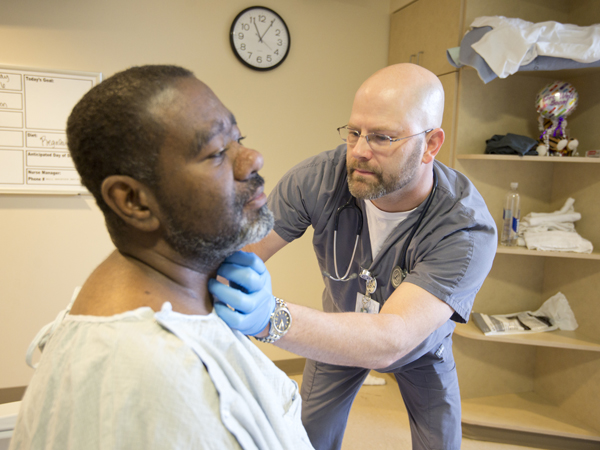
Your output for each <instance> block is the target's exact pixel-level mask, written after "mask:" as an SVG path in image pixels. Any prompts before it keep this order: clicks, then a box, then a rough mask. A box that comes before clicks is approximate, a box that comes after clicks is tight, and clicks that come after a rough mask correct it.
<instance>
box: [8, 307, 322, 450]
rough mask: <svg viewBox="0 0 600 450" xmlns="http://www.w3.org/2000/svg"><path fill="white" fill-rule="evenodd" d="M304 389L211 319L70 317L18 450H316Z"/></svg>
mask: <svg viewBox="0 0 600 450" xmlns="http://www.w3.org/2000/svg"><path fill="white" fill-rule="evenodd" d="M300 407H301V399H300V395H299V394H298V387H297V384H296V383H295V382H294V381H292V380H290V379H289V378H288V377H287V376H286V375H285V374H284V373H283V372H281V371H280V370H279V369H278V368H277V367H276V366H275V365H274V364H273V363H272V362H271V361H270V360H269V359H268V358H266V357H265V356H264V354H263V353H262V352H260V350H258V349H257V348H256V347H255V346H254V345H253V344H252V343H251V342H250V340H249V339H248V338H247V337H245V336H243V335H242V334H241V333H239V332H234V331H232V330H231V329H230V328H229V327H228V326H227V325H226V324H225V323H224V322H223V321H222V320H221V319H220V318H219V317H218V316H217V315H216V314H215V313H214V312H213V313H211V314H209V315H206V316H190V315H184V314H179V313H176V312H173V311H172V310H171V305H170V304H169V303H165V304H164V305H163V308H162V311H160V312H158V313H155V312H154V311H152V309H150V308H148V307H142V308H139V309H136V310H133V311H128V312H125V313H122V314H118V315H115V316H110V317H98V316H70V315H67V316H66V317H65V319H64V320H63V322H62V323H61V324H60V325H59V326H58V328H57V329H56V330H55V332H54V334H53V335H52V337H51V338H50V339H49V341H48V343H47V344H46V346H45V348H44V351H43V354H42V357H41V360H40V364H39V367H38V369H37V371H36V373H35V375H34V377H33V379H32V381H31V384H30V385H29V387H28V389H27V392H26V394H25V397H24V399H23V404H22V407H21V411H20V414H19V417H18V419H17V425H16V428H15V432H14V435H13V438H12V442H11V447H10V448H11V449H12V450H18V449H61V450H63V449H78V450H80V449H111V450H117V449H145V450H150V449H167V448H168V449H186V450H187V449H192V448H193V449H219V450H221V449H239V448H243V449H265V450H266V449H268V450H273V449H312V446H311V445H310V443H309V440H308V437H307V435H306V432H305V430H304V428H303V427H302V424H301V422H300Z"/></svg>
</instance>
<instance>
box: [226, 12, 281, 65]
mask: <svg viewBox="0 0 600 450" xmlns="http://www.w3.org/2000/svg"><path fill="white" fill-rule="evenodd" d="M257 8H260V9H266V10H267V11H269V12H271V13H273V14H275V15H276V16H277V17H278V18H279V20H281V23H283V26H284V27H285V31H286V33H287V35H288V46H287V50H286V52H285V55H283V58H281V61H279V62H278V63H277V64H275V65H274V66H271V67H256V66H253V65H252V64H250V63H249V62H248V61H246V60H245V59H244V58H243V57H242V56H241V55H240V54H239V53H238V51H237V49H236V48H235V43H234V41H233V35H234V32H233V30H234V28H235V24H236V23H237V21H238V19H239V18H240V16H241V15H242V14H244V13H245V12H247V11H249V10H251V9H257ZM229 44H230V45H231V50H232V51H233V54H234V55H235V57H236V58H237V59H238V60H239V61H240V62H241V63H242V64H243V65H245V66H246V67H249V68H250V69H252V70H257V71H259V72H266V71H268V70H273V69H275V68H276V67H279V66H280V65H281V64H282V63H283V62H284V61H285V60H286V58H287V57H288V54H289V53H290V48H291V47H292V35H291V34H290V29H289V28H288V26H287V23H285V20H283V17H281V16H280V15H279V14H277V13H276V12H275V11H273V10H272V9H271V8H267V7H266V6H250V7H248V8H246V9H244V10H242V11H240V12H239V14H238V15H237V16H235V19H233V22H231V28H230V29H229Z"/></svg>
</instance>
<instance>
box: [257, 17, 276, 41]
mask: <svg viewBox="0 0 600 450" xmlns="http://www.w3.org/2000/svg"><path fill="white" fill-rule="evenodd" d="M274 23H275V19H273V20H271V23H270V24H269V26H268V27H267V29H266V30H265V32H264V33H263V34H262V36H261V37H260V38H261V40H262V38H263V37H264V36H265V34H267V31H269V29H270V28H271V27H272V26H273V24H274ZM255 25H256V24H255Z"/></svg>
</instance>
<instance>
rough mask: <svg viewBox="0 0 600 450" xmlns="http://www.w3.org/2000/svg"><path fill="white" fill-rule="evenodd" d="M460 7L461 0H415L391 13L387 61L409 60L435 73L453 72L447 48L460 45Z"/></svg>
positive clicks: (394, 62) (391, 62)
mask: <svg viewBox="0 0 600 450" xmlns="http://www.w3.org/2000/svg"><path fill="white" fill-rule="evenodd" d="M461 7H462V1H461V0H417V1H416V2H414V3H411V4H409V5H407V6H405V7H404V8H401V9H399V10H398V11H396V12H394V13H393V14H392V17H391V22H390V47H389V57H388V62H389V64H396V63H401V62H412V63H415V64H419V65H421V66H423V67H425V68H427V69H429V70H431V71H432V72H433V73H435V74H436V75H442V74H444V73H448V72H455V71H456V68H455V67H454V66H452V65H451V64H450V63H449V62H448V60H447V59H446V49H448V48H450V47H456V46H457V45H459V44H460V39H461V37H462V35H461V30H462V22H461V20H462V10H461Z"/></svg>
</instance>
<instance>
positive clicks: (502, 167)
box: [389, 0, 600, 450]
mask: <svg viewBox="0 0 600 450" xmlns="http://www.w3.org/2000/svg"><path fill="white" fill-rule="evenodd" d="M421 2H422V0H418V1H417V2H415V3H412V4H410V5H408V6H406V7H405V8H402V9H400V10H399V11H398V12H396V13H394V17H393V18H392V22H391V23H392V29H391V30H390V60H389V63H390V64H392V63H396V62H398V60H397V56H395V55H398V51H397V50H394V52H395V53H393V51H392V49H393V48H394V47H395V46H397V45H398V44H397V43H394V42H393V41H395V40H396V39H397V38H398V36H403V39H411V37H410V36H412V39H421V36H422V35H421V34H419V32H417V31H416V32H415V33H414V35H412V34H411V33H410V32H409V31H408V32H407V30H398V29H395V27H404V25H402V22H401V21H400V19H399V17H400V16H398V17H396V15H397V14H398V13H401V12H403V11H405V10H406V11H409V8H411V7H413V6H416V5H417V4H419V3H421ZM425 3H426V2H423V4H425ZM433 3H442V1H441V0H439V1H438V2H433ZM443 3H445V2H443ZM459 9H461V10H462V14H464V21H463V23H464V24H465V29H464V30H461V32H460V36H462V35H463V34H464V31H466V27H467V26H468V25H469V24H470V23H471V22H472V20H473V19H474V18H475V17H479V16H484V15H490V16H492V15H503V16H506V17H519V18H522V19H524V20H527V21H530V22H541V21H546V20H554V21H558V22H562V23H575V24H578V25H582V26H585V25H591V24H594V23H600V8H599V7H598V4H597V2H593V1H591V0H572V1H570V2H564V1H558V0H528V1H527V2H522V1H519V0H463V1H462V4H461V6H460V8H459ZM430 10H431V8H425V9H421V10H417V9H415V10H414V11H419V15H420V16H419V17H416V16H408V15H406V16H405V18H406V17H410V20H411V21H414V23H415V24H421V25H420V26H423V23H427V22H428V21H429V20H430V17H431V16H430V15H428V14H429V12H430ZM435 23H437V24H438V25H443V26H446V24H445V23H444V21H443V20H441V21H440V22H435ZM454 24H455V19H454V17H452V18H451V19H450V20H449V25H448V26H454ZM407 26H408V25H407ZM433 27H435V25H434V26H433ZM427 28H428V29H429V33H432V26H431V25H430V26H428V27H427ZM419 45H420V43H419V42H415V43H412V44H410V43H405V44H404V46H405V47H406V49H407V50H406V52H405V53H408V54H412V53H414V51H413V50H412V49H413V48H416V47H418V46H419ZM456 45H458V43H451V44H448V45H446V47H445V48H444V49H443V51H442V50H439V53H440V55H439V57H440V58H442V56H443V58H445V51H446V49H447V48H448V47H452V46H456ZM423 65H424V66H425V67H427V66H426V65H425V64H423ZM428 68H430V69H431V67H428ZM434 72H436V73H437V74H438V76H439V75H440V72H439V71H437V70H434ZM442 72H443V70H442ZM556 79H562V80H564V81H568V82H570V83H571V84H573V86H574V87H575V88H576V89H577V91H578V93H579V105H578V107H577V109H576V110H575V111H574V112H573V114H572V115H570V116H569V117H568V128H569V130H570V135H571V136H572V137H575V138H577V139H578V140H579V141H580V146H579V152H580V154H581V153H583V154H585V151H586V150H592V149H600V126H598V125H599V123H600V122H599V120H600V90H599V89H598V86H600V70H597V69H589V70H578V71H563V72H552V73H550V72H535V73H522V74H515V75H512V76H510V77H508V78H506V79H495V80H493V81H491V82H490V83H488V84H484V83H483V82H482V81H481V80H480V78H479V77H478V75H477V72H476V71H475V70H474V69H470V68H463V69H461V70H459V71H457V72H455V73H445V74H444V75H441V76H440V80H441V81H442V83H443V85H444V89H445V91H446V108H445V113H444V119H443V120H444V123H443V125H442V126H443V128H444V130H445V131H446V143H445V144H444V146H443V150H442V151H441V152H440V155H439V160H440V161H442V162H443V163H445V164H447V165H450V166H451V167H454V168H456V169H457V170H459V171H460V172H462V173H464V174H465V175H467V176H468V177H469V178H470V179H471V181H472V182H473V183H474V184H475V186H476V187H477V189H478V190H479V191H480V192H481V194H482V195H483V197H484V198H485V200H486V203H487V205H488V208H489V210H490V212H491V213H492V215H493V217H494V218H495V220H496V225H497V226H498V228H499V229H500V225H501V218H502V206H503V205H502V204H503V199H504V195H505V193H506V192H507V191H508V189H509V185H510V182H512V181H517V182H519V192H520V194H521V214H522V215H525V214H527V213H529V212H552V211H555V210H558V209H560V207H561V206H562V205H563V204H564V202H565V201H566V199H567V198H569V197H572V198H574V199H575V204H574V206H575V210H576V211H577V212H580V213H581V214H582V219H581V220H580V221H578V222H576V229H577V231H578V233H579V234H581V235H582V236H583V237H584V238H586V239H588V240H590V241H591V242H592V244H593V245H594V249H595V250H594V252H593V253H592V254H576V253H561V252H540V251H529V250H527V249H525V248H523V247H517V248H506V247H500V246H499V248H498V252H497V255H496V258H495V260H494V265H493V267H492V270H491V272H490V274H489V276H488V278H487V279H486V281H485V283H484V285H483V286H482V288H481V290H480V292H479V293H478V295H477V298H476V300H475V304H474V307H473V310H474V311H477V312H482V313H487V314H506V313H511V312H518V311H526V310H536V309H537V308H539V306H540V305H541V304H542V303H543V302H544V301H545V300H547V299H548V298H550V297H551V296H553V295H555V294H556V293H557V292H562V293H563V294H564V295H565V296H566V298H567V299H568V301H569V304H570V306H571V308H572V309H573V312H574V314H575V317H576V319H577V321H578V324H579V327H578V329H577V330H575V331H573V332H562V331H553V332H548V333H540V334H536V335H531V336H523V335H520V336H511V337H486V336H484V335H483V333H481V331H480V330H479V329H478V328H477V327H476V326H475V325H474V324H473V323H472V322H471V323H469V324H466V325H458V326H457V328H456V331H455V334H454V354H455V358H456V362H457V368H458V373H459V379H460V386H461V396H462V400H463V418H462V420H463V433H464V434H465V436H467V437H471V438H475V439H481V440H495V441H501V442H508V443H517V444H519V443H520V444H524V445H528V446H539V447H542V448H564V449H569V450H572V449H588V448H589V449H591V448H600V227H599V226H598V224H599V223H600V160H599V159H592V158H589V159H588V158H582V157H572V158H556V157H554V158H552V157H517V156H504V155H503V156H500V155H485V154H484V150H485V141H486V140H487V139H489V138H490V137H492V136H493V135H495V134H500V135H503V134H506V133H514V134H521V135H526V136H530V137H536V136H537V135H538V133H539V131H538V129H537V113H536V110H535V96H536V94H537V93H538V92H539V91H540V90H541V89H542V88H543V87H544V86H545V85H547V84H549V83H551V82H553V81H555V80H556Z"/></svg>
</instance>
